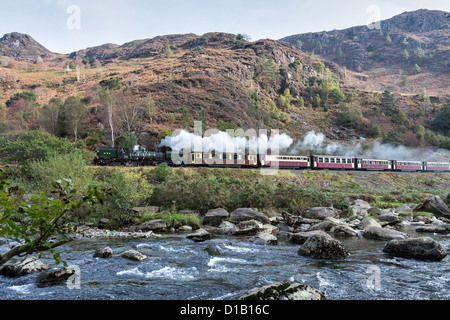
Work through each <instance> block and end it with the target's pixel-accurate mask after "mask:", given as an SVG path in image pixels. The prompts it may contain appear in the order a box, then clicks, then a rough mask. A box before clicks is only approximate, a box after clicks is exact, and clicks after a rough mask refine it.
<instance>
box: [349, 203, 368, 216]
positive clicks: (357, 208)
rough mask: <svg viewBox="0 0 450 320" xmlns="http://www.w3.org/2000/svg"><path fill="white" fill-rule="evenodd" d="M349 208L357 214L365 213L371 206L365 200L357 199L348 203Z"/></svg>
mask: <svg viewBox="0 0 450 320" xmlns="http://www.w3.org/2000/svg"><path fill="white" fill-rule="evenodd" d="M350 208H351V209H352V212H353V213H354V214H356V215H359V214H367V213H368V210H369V209H370V208H372V206H371V205H370V204H369V203H368V202H367V201H364V200H361V199H357V200H355V202H354V203H352V204H351V205H350Z"/></svg>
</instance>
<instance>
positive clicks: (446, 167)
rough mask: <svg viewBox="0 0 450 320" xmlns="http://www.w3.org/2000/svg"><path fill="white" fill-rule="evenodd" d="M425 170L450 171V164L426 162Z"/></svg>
mask: <svg viewBox="0 0 450 320" xmlns="http://www.w3.org/2000/svg"><path fill="white" fill-rule="evenodd" d="M423 170H425V171H450V163H448V162H424V164H423Z"/></svg>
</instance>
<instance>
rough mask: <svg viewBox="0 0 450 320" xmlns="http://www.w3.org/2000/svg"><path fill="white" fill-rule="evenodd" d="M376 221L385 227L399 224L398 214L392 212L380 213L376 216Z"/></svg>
mask: <svg viewBox="0 0 450 320" xmlns="http://www.w3.org/2000/svg"><path fill="white" fill-rule="evenodd" d="M378 220H379V221H380V222H382V223H384V224H387V225H391V224H396V223H399V222H400V218H399V217H398V214H397V213H394V212H387V213H382V214H380V215H379V216H378Z"/></svg>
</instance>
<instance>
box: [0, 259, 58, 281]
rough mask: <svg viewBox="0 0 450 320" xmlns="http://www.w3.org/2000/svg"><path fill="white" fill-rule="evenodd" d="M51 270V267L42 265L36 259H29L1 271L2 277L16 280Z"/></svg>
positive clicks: (5, 267)
mask: <svg viewBox="0 0 450 320" xmlns="http://www.w3.org/2000/svg"><path fill="white" fill-rule="evenodd" d="M48 268H50V266H49V265H47V264H44V263H42V261H41V260H39V259H38V258H36V257H28V258H26V259H25V260H24V261H22V262H18V263H15V264H11V265H7V266H4V267H3V268H2V269H1V270H0V275H2V276H5V277H9V278H15V277H22V276H25V275H28V274H30V273H33V272H40V271H44V270H47V269H48Z"/></svg>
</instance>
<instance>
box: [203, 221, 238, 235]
mask: <svg viewBox="0 0 450 320" xmlns="http://www.w3.org/2000/svg"><path fill="white" fill-rule="evenodd" d="M203 228H204V229H205V230H206V231H208V232H209V233H212V234H233V233H234V232H235V231H236V230H237V228H236V225H235V224H234V223H231V222H229V221H222V223H221V224H220V226H218V227H212V226H207V225H206V226H203Z"/></svg>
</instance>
